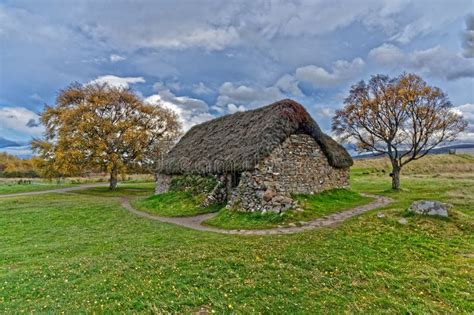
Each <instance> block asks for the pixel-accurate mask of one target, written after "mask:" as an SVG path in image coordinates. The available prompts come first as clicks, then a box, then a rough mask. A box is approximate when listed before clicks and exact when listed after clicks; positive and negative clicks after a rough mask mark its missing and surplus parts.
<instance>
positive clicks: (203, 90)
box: [193, 82, 213, 95]
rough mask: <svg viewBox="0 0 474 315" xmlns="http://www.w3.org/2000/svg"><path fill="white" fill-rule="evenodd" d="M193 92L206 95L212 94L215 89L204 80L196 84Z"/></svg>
mask: <svg viewBox="0 0 474 315" xmlns="http://www.w3.org/2000/svg"><path fill="white" fill-rule="evenodd" d="M193 92H194V93H196V94H197V95H206V94H211V93H212V92H213V91H212V89H211V88H209V87H208V86H206V85H205V84H204V83H203V82H199V83H198V84H194V86H193Z"/></svg>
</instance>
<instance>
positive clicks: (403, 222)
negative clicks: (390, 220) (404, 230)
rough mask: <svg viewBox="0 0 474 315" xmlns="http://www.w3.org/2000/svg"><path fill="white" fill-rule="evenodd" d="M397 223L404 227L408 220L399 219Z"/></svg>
mask: <svg viewBox="0 0 474 315" xmlns="http://www.w3.org/2000/svg"><path fill="white" fill-rule="evenodd" d="M398 223H400V224H401V225H405V224H407V223H408V220H407V219H405V218H400V220H398Z"/></svg>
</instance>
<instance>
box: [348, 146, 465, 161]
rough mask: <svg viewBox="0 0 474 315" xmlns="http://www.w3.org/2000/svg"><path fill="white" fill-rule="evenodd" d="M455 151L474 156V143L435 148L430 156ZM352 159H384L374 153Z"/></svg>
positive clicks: (356, 155)
mask: <svg viewBox="0 0 474 315" xmlns="http://www.w3.org/2000/svg"><path fill="white" fill-rule="evenodd" d="M351 148H352V147H351ZM453 150H455V151H456V153H462V154H470V155H474V143H460V144H452V145H449V146H445V147H441V148H435V149H433V150H431V151H430V152H429V153H428V154H447V153H449V152H451V151H453ZM352 157H353V158H354V159H365V158H373V157H382V156H380V155H378V154H374V153H364V154H357V153H354V154H353V155H352Z"/></svg>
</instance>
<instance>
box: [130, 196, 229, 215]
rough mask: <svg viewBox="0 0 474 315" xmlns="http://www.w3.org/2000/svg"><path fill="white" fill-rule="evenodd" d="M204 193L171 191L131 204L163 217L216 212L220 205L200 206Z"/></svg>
mask: <svg viewBox="0 0 474 315" xmlns="http://www.w3.org/2000/svg"><path fill="white" fill-rule="evenodd" d="M204 198H205V195H204V194H193V193H192V192H190V191H172V192H167V193H163V194H159V195H156V196H150V197H148V198H146V199H139V200H135V201H133V202H132V204H133V206H134V207H135V208H137V209H139V210H142V211H146V212H149V213H153V214H157V215H160V216H165V217H182V216H191V215H197V214H202V213H209V212H216V211H219V209H221V208H222V205H219V204H214V205H211V206H208V207H202V206H201V204H202V202H203V201H204Z"/></svg>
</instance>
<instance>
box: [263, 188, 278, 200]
mask: <svg viewBox="0 0 474 315" xmlns="http://www.w3.org/2000/svg"><path fill="white" fill-rule="evenodd" d="M275 195H276V192H275V191H274V190H273V189H271V188H268V189H267V190H266V191H265V192H264V193H263V200H265V201H270V200H272V198H273V197H275Z"/></svg>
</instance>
